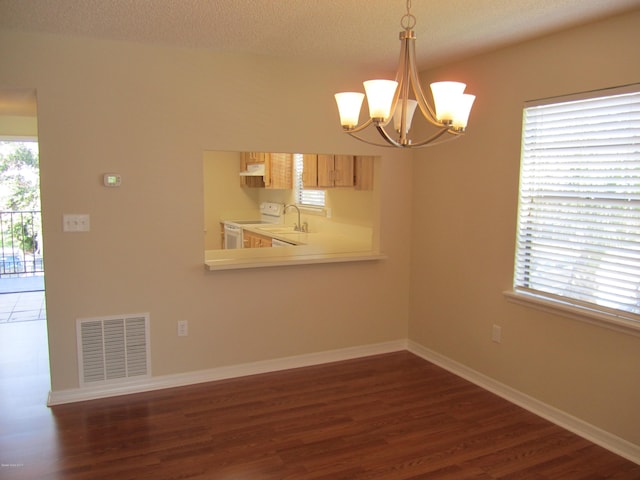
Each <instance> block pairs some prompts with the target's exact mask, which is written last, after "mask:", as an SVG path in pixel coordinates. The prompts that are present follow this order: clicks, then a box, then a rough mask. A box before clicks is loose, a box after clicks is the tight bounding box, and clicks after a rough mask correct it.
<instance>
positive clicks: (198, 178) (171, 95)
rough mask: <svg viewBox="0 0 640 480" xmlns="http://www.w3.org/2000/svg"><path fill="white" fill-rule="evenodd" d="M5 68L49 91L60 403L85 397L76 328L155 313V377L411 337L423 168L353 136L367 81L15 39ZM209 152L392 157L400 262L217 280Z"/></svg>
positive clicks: (393, 245)
mask: <svg viewBox="0 0 640 480" xmlns="http://www.w3.org/2000/svg"><path fill="white" fill-rule="evenodd" d="M0 58H2V69H0V87H2V86H7V87H30V88H35V89H37V95H38V122H39V140H40V160H41V183H42V200H43V207H42V208H43V217H44V219H43V220H44V244H45V264H46V289H47V317H48V322H49V342H50V347H51V348H50V350H51V355H50V356H51V373H52V385H53V389H54V391H58V390H64V389H69V388H75V387H77V386H78V372H77V360H76V343H75V342H76V340H75V320H76V319H77V318H84V317H92V316H101V315H112V314H116V315H117V314H126V313H136V312H149V313H150V318H151V343H152V345H151V348H152V370H153V374H154V375H155V376H158V375H165V374H172V373H185V372H192V371H195V370H201V369H209V368H214V367H218V366H223V365H234V364H239V363H243V362H252V361H258V360H266V359H274V358H281V357H286V356H291V355H298V354H305V353H311V352H320V351H326V350H332V349H339V348H344V347H353V346H361V345H367V344H374V343H378V342H386V341H392V340H399V339H404V338H406V337H407V326H408V304H409V303H408V289H409V288H408V281H409V251H408V248H407V247H406V242H407V238H408V237H409V234H410V225H409V219H410V211H411V208H410V195H411V190H410V187H409V186H410V178H411V168H412V166H411V156H410V154H408V153H406V152H396V151H393V150H384V151H381V150H380V149H376V148H374V147H369V146H367V145H365V144H360V143H359V142H356V141H354V140H352V139H350V138H348V137H347V136H345V135H343V134H342V132H341V129H340V127H339V123H338V116H337V112H336V109H335V104H334V100H333V93H334V92H336V91H341V90H344V89H346V88H355V87H356V86H357V85H358V83H359V82H360V81H361V80H362V77H363V76H364V74H363V72H353V71H351V72H350V71H349V68H345V67H344V66H330V65H316V64H312V63H301V62H290V61H286V60H277V59H271V58H270V59H266V58H260V57H250V56H231V55H221V54H214V53H210V52H206V51H198V50H186V49H172V48H159V47H150V46H141V45H135V44H128V43H118V42H107V41H93V40H80V39H76V38H71V37H58V36H49V35H39V34H26V33H15V32H8V31H0ZM294 119H295V120H294ZM205 150H227V151H234V150H265V151H285V152H294V151H302V152H348V153H353V154H362V155H367V154H369V155H370V154H374V155H375V154H381V155H383V156H384V157H383V159H382V163H381V168H380V172H379V174H380V175H379V177H380V178H379V181H380V188H381V192H382V195H383V197H384V198H385V203H384V205H381V206H380V208H379V211H380V216H381V223H382V232H381V243H382V248H383V250H384V252H385V253H386V254H388V256H389V258H388V260H385V261H380V262H363V263H354V264H332V265H323V266H296V267H286V268H283V267H277V268H270V269H261V270H242V271H227V272H205V270H204V268H203V251H204V239H203V218H204V211H203V201H204V199H203V177H202V175H203V173H202V168H203V166H202V161H203V152H204V151H205ZM105 172H118V173H120V174H121V175H122V186H121V187H120V188H118V189H106V188H104V187H102V186H101V175H102V174H103V173H105ZM65 212H66V213H88V214H90V215H91V232H89V233H76V234H70V233H62V231H61V218H62V214H63V213H65ZM180 319H186V320H188V321H189V336H188V337H186V338H185V337H180V338H179V337H177V335H176V322H177V321H178V320H180Z"/></svg>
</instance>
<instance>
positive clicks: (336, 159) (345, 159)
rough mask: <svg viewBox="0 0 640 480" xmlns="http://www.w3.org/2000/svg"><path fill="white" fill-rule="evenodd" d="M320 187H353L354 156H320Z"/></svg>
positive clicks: (318, 182)
mask: <svg viewBox="0 0 640 480" xmlns="http://www.w3.org/2000/svg"><path fill="white" fill-rule="evenodd" d="M317 160H318V181H317V186H318V187H324V188H330V187H353V184H354V177H353V165H354V160H353V155H324V154H318V156H317Z"/></svg>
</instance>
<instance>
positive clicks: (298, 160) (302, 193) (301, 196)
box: [294, 153, 325, 207]
mask: <svg viewBox="0 0 640 480" xmlns="http://www.w3.org/2000/svg"><path fill="white" fill-rule="evenodd" d="M294 165H295V167H294V168H295V188H296V202H297V203H298V204H299V205H308V206H312V207H324V205H325V198H324V195H325V192H324V190H308V189H305V188H304V184H303V183H302V169H303V167H304V162H303V156H302V154H300V153H296V154H294Z"/></svg>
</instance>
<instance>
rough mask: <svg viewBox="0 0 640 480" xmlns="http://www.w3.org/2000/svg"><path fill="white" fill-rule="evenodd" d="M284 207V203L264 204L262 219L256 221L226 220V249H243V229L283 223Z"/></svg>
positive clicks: (262, 205)
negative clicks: (248, 226)
mask: <svg viewBox="0 0 640 480" xmlns="http://www.w3.org/2000/svg"><path fill="white" fill-rule="evenodd" d="M283 220H284V205H283V204H282V203H273V202H262V203H261V204H260V218H257V219H255V220H252V219H245V220H225V222H224V248H225V249H234V248H243V239H242V227H243V226H247V225H265V224H267V225H276V224H279V223H283Z"/></svg>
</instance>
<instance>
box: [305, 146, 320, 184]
mask: <svg viewBox="0 0 640 480" xmlns="http://www.w3.org/2000/svg"><path fill="white" fill-rule="evenodd" d="M302 186H303V187H304V188H314V187H317V186H318V155H316V154H311V153H305V154H304V155H302Z"/></svg>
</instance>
